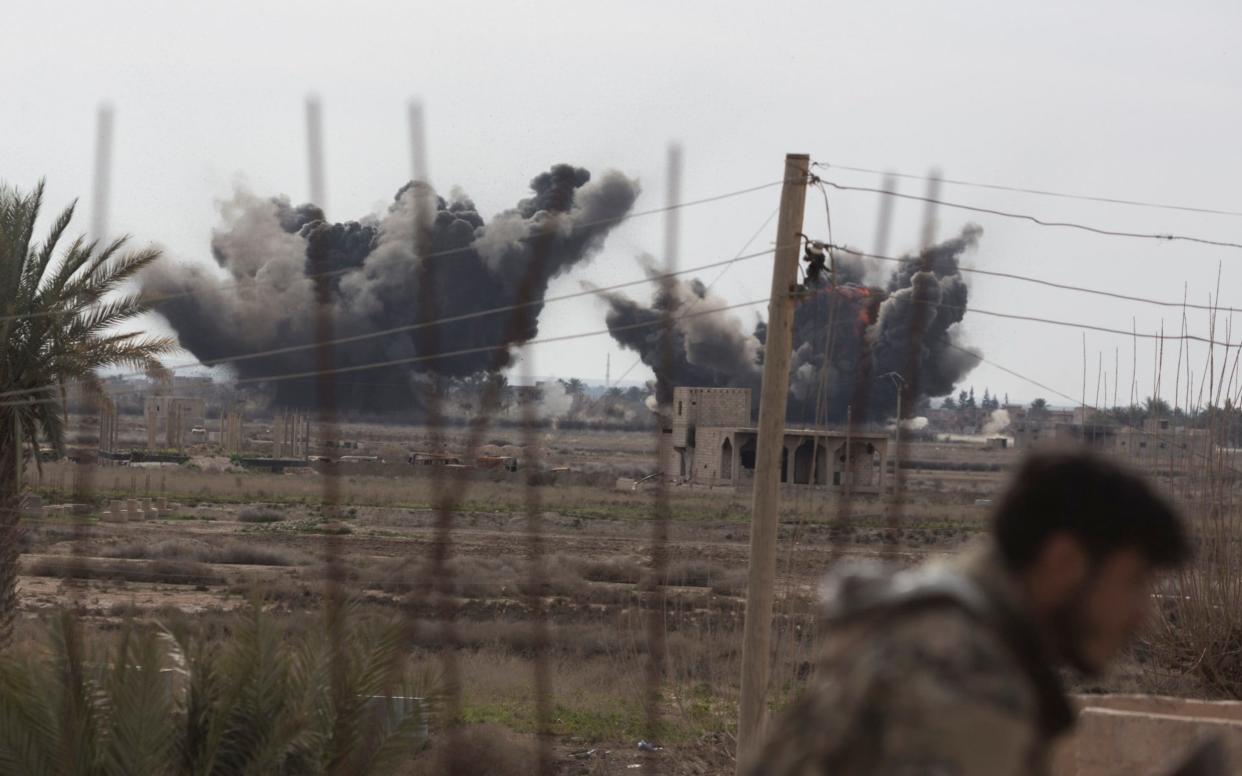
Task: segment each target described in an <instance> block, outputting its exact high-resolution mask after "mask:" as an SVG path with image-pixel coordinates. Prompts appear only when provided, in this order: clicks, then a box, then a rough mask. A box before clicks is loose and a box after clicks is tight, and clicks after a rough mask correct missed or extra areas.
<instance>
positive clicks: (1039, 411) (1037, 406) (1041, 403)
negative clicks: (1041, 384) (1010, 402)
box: [1031, 398, 1048, 418]
mask: <svg viewBox="0 0 1242 776" xmlns="http://www.w3.org/2000/svg"><path fill="white" fill-rule="evenodd" d="M1047 414H1048V401H1047V400H1046V399H1042V398H1041V399H1035V400H1034V401H1032V402H1031V417H1032V418H1042V417H1044V416H1045V415H1047Z"/></svg>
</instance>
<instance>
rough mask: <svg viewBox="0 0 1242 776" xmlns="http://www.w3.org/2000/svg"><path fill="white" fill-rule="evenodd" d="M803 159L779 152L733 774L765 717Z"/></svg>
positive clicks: (804, 177) (754, 746)
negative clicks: (781, 164)
mask: <svg viewBox="0 0 1242 776" xmlns="http://www.w3.org/2000/svg"><path fill="white" fill-rule="evenodd" d="M810 161H811V160H810V157H809V156H807V155H806V154H788V155H786V157H785V176H784V177H785V185H784V187H783V188H782V189H781V207H780V217H779V219H778V221H777V228H776V252H775V263H774V266H773V268H772V295H771V298H770V299H769V300H768V335H767V341H766V344H765V347H764V357H763V387H762V391H761V393H760V398H759V433H758V440H757V442H756V450H755V489H754V506H753V511H752V516H751V529H750V576H749V579H748V580H747V585H746V624H745V630H744V636H743V646H742V694H741V700H740V703H739V707H738V725H737V763H738V772H739V773H741V772H742V771H743V770H744V769H745V768H746V766H747V764H748V763H749V761H750V758H751V757H752V756H753V755H754V752H755V750H756V749H757V748H758V745H759V742H760V740H761V739H762V736H763V728H764V723H765V721H766V716H767V698H768V673H769V670H770V663H771V640H772V605H773V598H774V594H775V584H776V533H777V530H776V529H777V523H778V521H779V517H780V516H779V500H780V498H779V497H780V483H781V448H782V446H783V445H784V440H785V408H786V404H787V401H788V397H789V362H790V357H791V355H792V349H793V319H794V315H793V313H794V305H793V295H792V293H791V291H792V290H793V287H794V284H795V283H796V282H797V279H798V254H799V249H800V248H801V241H800V235H801V234H802V216H803V211H804V209H805V207H806V186H807V181H808V169H809V167H810Z"/></svg>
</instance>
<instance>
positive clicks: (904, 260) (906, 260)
mask: <svg viewBox="0 0 1242 776" xmlns="http://www.w3.org/2000/svg"><path fill="white" fill-rule="evenodd" d="M825 247H827V248H830V249H832V250H839V251H842V252H843V253H850V254H853V255H855V256H860V257H862V258H865V259H873V260H875V261H891V262H897V263H899V264H917V263H919V262H920V261H922V259H921V258H919V257H917V256H906V257H897V256H880V255H878V254H874V253H866V252H864V251H860V250H857V249H855V248H850V247H848V246H845V245H834V244H832V243H831V242H829V243H826V244H825ZM958 271H959V272H966V273H969V274H972V275H986V276H988V277H997V278H1006V279H1009V280H1019V281H1022V282H1024V283H1035V284H1037V285H1041V286H1047V287H1049V288H1058V289H1062V290H1064V291H1077V292H1079V293H1083V294H1094V295H1096V296H1106V297H1110V298H1113V299H1121V300H1124V301H1127V302H1140V303H1142V304H1150V305H1156V306H1159V307H1178V308H1186V309H1190V310H1205V311H1207V312H1213V313H1230V314H1233V313H1239V312H1242V309H1237V308H1233V307H1221V306H1215V305H1210V304H1195V303H1192V302H1186V301H1181V302H1170V301H1166V300H1161V299H1151V298H1149V297H1145V296H1136V295H1133V294H1122V293H1118V292H1116V291H1107V290H1104V289H1101V288H1091V287H1089V286H1076V285H1072V284H1069V283H1058V282H1056V281H1054V280H1046V279H1044V278H1037V277H1032V276H1031V275H1019V274H1017V273H1014V272H999V271H997V270H990V269H975V268H971V267H958Z"/></svg>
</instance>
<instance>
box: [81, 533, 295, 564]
mask: <svg viewBox="0 0 1242 776" xmlns="http://www.w3.org/2000/svg"><path fill="white" fill-rule="evenodd" d="M99 554H100V555H101V556H102V557H105V558H130V559H141V560H191V561H197V562H199V563H226V564H237V565H243V566H300V565H305V564H307V563H310V562H311V559H310V558H309V557H308V556H306V555H304V554H302V553H300V552H297V551H296V550H290V549H287V548H284V547H270V546H263V545H258V544H251V543H244V542H237V541H226V542H222V543H220V544H217V545H207V544H199V543H193V542H188V541H185V540H181V539H167V540H165V541H162V542H158V543H155V544H143V543H142V542H129V543H126V544H116V545H113V546H111V547H105V548H103V549H102V550H100V553H99Z"/></svg>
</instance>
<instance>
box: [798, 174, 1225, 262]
mask: <svg viewBox="0 0 1242 776" xmlns="http://www.w3.org/2000/svg"><path fill="white" fill-rule="evenodd" d="M815 180H817V181H821V182H822V183H824V184H825V185H827V186H831V187H832V188H834V189H837V190H839V191H865V192H869V193H872V194H884V195H887V196H890V197H900V198H901V199H912V200H916V201H918V202H927V203H931V204H934V205H943V206H945V207H951V208H956V209H958V210H968V211H970V212H972V213H984V214H987V215H993V216H1001V217H1003V218H1014V219H1018V220H1021V221H1029V222H1031V223H1033V224H1037V225H1039V226H1055V227H1062V228H1066V229H1079V230H1082V231H1084V232H1091V233H1092V234H1099V235H1104V236H1106V237H1133V238H1137V239H1142V240H1161V241H1164V242H1172V241H1174V240H1181V241H1184V242H1192V243H1199V244H1201V245H1213V246H1216V247H1219V248H1239V249H1242V243H1235V242H1227V241H1225V240H1209V239H1207V238H1205V237H1193V236H1190V235H1183V234H1144V233H1142V232H1123V231H1118V230H1114V229H1104V228H1102V227H1098V226H1091V225H1089V224H1080V223H1075V222H1072V221H1047V220H1044V219H1042V218H1039V217H1037V216H1032V215H1028V214H1026V213H1010V212H1008V211H1005V210H994V209H992V208H986V207H975V206H973V205H963V204H962V203H960V202H948V201H946V200H942V199H936V198H933V197H921V196H919V195H917V194H902V193H899V192H895V191H885V190H883V189H875V188H871V187H869V186H846V185H845V184H842V183H836V182H835V181H830V180H824V179H819V178H816V179H815Z"/></svg>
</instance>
